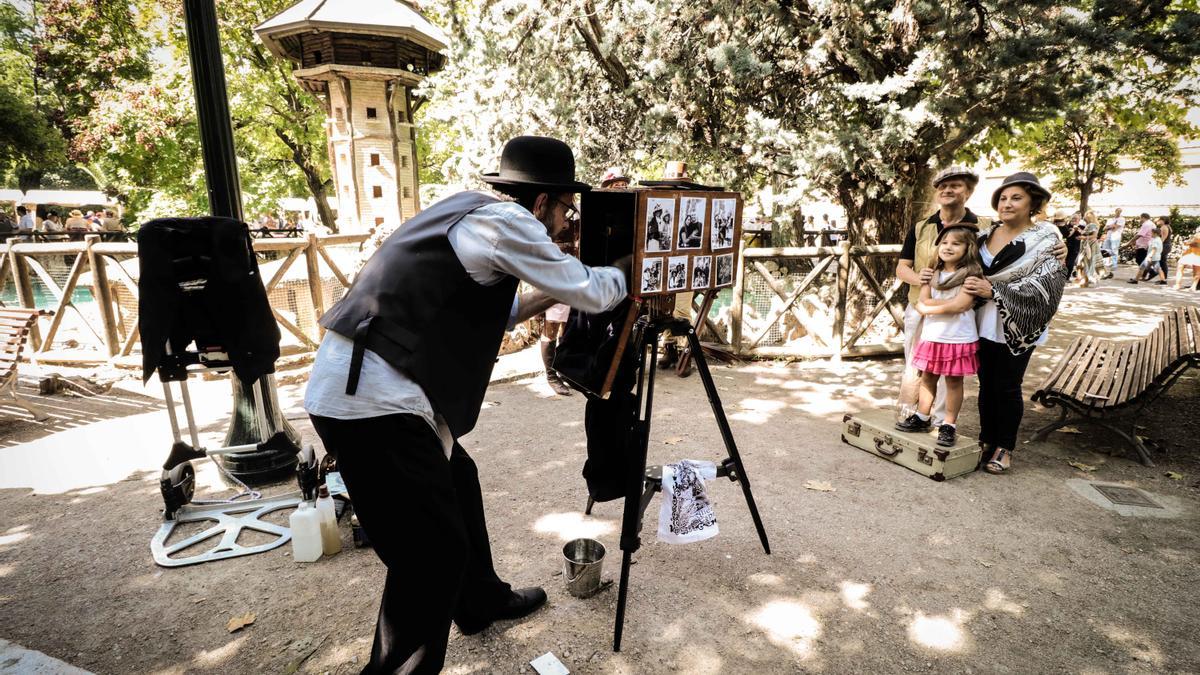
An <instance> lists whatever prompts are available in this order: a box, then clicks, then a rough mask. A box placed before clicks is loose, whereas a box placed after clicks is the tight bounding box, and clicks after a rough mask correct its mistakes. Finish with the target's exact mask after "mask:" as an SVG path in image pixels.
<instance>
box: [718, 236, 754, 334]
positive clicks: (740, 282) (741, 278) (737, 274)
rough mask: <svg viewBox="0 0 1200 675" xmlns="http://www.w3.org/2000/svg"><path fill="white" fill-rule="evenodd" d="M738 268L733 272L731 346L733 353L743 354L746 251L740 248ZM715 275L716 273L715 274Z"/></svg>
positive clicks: (737, 261) (730, 320)
mask: <svg viewBox="0 0 1200 675" xmlns="http://www.w3.org/2000/svg"><path fill="white" fill-rule="evenodd" d="M735 264H736V267H735V268H734V270H733V298H732V302H731V303H730V308H729V323H730V326H729V346H730V347H731V348H732V349H733V353H734V354H737V355H738V356H741V354H742V294H743V289H744V288H745V283H746V282H745V276H746V251H745V247H744V246H739V247H738V254H737V260H736V262H735ZM714 274H715V272H714Z"/></svg>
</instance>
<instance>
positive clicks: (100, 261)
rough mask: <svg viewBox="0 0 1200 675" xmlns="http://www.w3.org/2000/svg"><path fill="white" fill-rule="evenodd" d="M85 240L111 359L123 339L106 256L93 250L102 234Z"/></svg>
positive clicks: (105, 343)
mask: <svg viewBox="0 0 1200 675" xmlns="http://www.w3.org/2000/svg"><path fill="white" fill-rule="evenodd" d="M83 241H84V246H85V247H86V248H87V259H88V267H90V268H91V269H92V297H94V298H95V299H96V305H97V306H98V307H99V309H100V323H101V324H103V325H104V348H105V349H106V350H108V358H110V359H111V358H112V357H114V356H116V355H117V352H119V351H121V339H120V337H118V336H117V318H116V316H115V315H114V313H113V298H112V287H111V286H109V285H108V269H107V268H106V267H105V266H104V256H102V255H99V254H97V253H96V252H95V251H94V250H92V247H93V246H95V245H96V244H97V243H98V242H99V241H100V235H98V234H89V235H87V236H85V237H84V238H83Z"/></svg>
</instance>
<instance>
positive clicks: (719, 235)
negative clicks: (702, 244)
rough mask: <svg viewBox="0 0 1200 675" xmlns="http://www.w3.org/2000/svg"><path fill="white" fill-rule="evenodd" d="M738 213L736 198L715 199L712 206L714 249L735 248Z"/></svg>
mask: <svg viewBox="0 0 1200 675" xmlns="http://www.w3.org/2000/svg"><path fill="white" fill-rule="evenodd" d="M736 214H737V200H736V199H714V200H713V207H712V247H713V250H714V251H715V250H717V249H722V248H733V225H734V218H735V217H736Z"/></svg>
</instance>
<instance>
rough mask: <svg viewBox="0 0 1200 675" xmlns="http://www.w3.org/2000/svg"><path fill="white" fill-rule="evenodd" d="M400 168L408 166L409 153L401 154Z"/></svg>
mask: <svg viewBox="0 0 1200 675" xmlns="http://www.w3.org/2000/svg"><path fill="white" fill-rule="evenodd" d="M400 168H401V169H407V168H408V155H400Z"/></svg>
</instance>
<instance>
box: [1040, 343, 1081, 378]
mask: <svg viewBox="0 0 1200 675" xmlns="http://www.w3.org/2000/svg"><path fill="white" fill-rule="evenodd" d="M1083 340H1084V338H1083V336H1080V337H1077V338H1075V339H1074V340H1071V344H1070V346H1068V347H1067V351H1065V352H1063V355H1062V356H1061V357H1060V358H1059V359H1058V363H1056V364H1054V368H1053V370H1051V371H1050V374H1049V375H1047V376H1046V378H1045V379H1044V380H1042V384H1041V385H1040V386H1039V387H1038V391H1052V390H1056V389H1057V387H1056V386H1055V385H1056V384H1057V383H1058V380H1059V378H1060V377H1061V376H1062V374H1063V373H1064V372H1066V370H1067V366H1068V365H1070V364H1071V362H1072V360H1074V358H1075V355H1076V354H1078V353H1079V347H1080V345H1082V344H1083Z"/></svg>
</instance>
